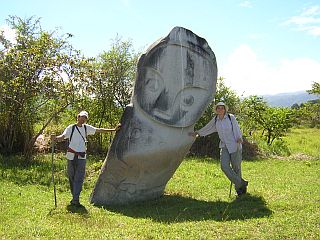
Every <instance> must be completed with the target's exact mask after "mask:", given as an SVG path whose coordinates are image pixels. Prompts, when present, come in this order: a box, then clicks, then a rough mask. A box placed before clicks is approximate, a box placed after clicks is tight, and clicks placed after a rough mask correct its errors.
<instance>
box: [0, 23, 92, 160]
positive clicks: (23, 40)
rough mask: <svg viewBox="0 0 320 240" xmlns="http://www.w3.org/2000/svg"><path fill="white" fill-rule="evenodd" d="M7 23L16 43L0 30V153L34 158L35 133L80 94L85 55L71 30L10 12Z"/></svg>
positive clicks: (43, 127)
mask: <svg viewBox="0 0 320 240" xmlns="http://www.w3.org/2000/svg"><path fill="white" fill-rule="evenodd" d="M8 24H9V25H10V27H11V28H12V29H13V30H15V32H16V43H11V42H9V41H8V40H7V39H5V37H4V36H3V33H1V37H0V44H2V45H3V46H4V49H3V50H2V51H1V52H0V86H1V92H0V99H1V101H0V153H3V154H10V153H16V152H23V153H24V154H25V156H26V157H27V158H26V159H30V158H31V154H32V148H33V144H34V142H35V140H36V138H37V137H38V136H39V135H40V134H41V133H42V132H43V130H44V129H45V128H46V126H47V125H48V124H49V123H50V122H51V121H52V120H53V119H54V118H55V117H56V116H57V115H58V114H59V113H60V112H62V111H64V110H65V109H66V108H67V107H68V106H69V105H70V104H71V103H73V102H74V101H75V100H76V99H77V98H78V96H77V94H78V92H79V89H81V88H82V87H81V83H82V82H84V81H85V79H84V74H83V68H84V67H85V65H86V63H87V60H85V59H83V58H82V57H80V53H79V52H78V51H75V50H74V49H73V48H72V46H71V45H70V44H69V43H68V38H69V37H70V35H67V36H65V35H64V36H57V33H55V32H47V31H44V30H42V28H41V25H40V22H39V20H35V19H34V18H32V17H31V18H28V19H26V20H23V19H21V18H19V17H10V18H9V19H8ZM37 123H38V124H39V123H40V124H41V125H42V127H41V128H40V129H39V131H37V132H35V125H36V124H37Z"/></svg>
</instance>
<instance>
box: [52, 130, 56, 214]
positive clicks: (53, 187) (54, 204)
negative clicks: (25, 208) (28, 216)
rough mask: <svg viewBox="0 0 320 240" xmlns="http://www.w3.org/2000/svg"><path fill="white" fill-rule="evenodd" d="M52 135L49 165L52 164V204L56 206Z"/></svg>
mask: <svg viewBox="0 0 320 240" xmlns="http://www.w3.org/2000/svg"><path fill="white" fill-rule="evenodd" d="M53 136H54V135H51V145H52V146H51V165H52V183H53V194H54V206H55V208H57V192H56V184H55V181H54V165H53V154H54V140H52V139H53V138H52V137H53Z"/></svg>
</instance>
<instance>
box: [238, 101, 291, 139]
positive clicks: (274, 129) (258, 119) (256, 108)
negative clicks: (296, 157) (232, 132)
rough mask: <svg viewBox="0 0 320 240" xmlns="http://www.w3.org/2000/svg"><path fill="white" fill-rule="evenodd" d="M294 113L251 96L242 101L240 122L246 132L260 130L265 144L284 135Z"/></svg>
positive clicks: (249, 133) (250, 132)
mask: <svg viewBox="0 0 320 240" xmlns="http://www.w3.org/2000/svg"><path fill="white" fill-rule="evenodd" d="M295 119H296V113H295V111H294V110H292V109H288V108H272V107H269V106H268V105H267V104H266V102H265V101H263V99H262V98H261V97H257V96H251V97H249V98H246V99H244V100H243V101H242V106H241V120H242V121H241V123H242V126H243V129H244V131H245V133H246V134H248V135H252V134H253V132H254V131H257V130H261V132H262V136H263V137H264V138H265V139H266V141H267V144H268V145H271V144H272V143H273V141H274V140H275V139H280V138H281V137H283V136H285V134H286V132H287V131H288V129H290V128H291V127H293V124H294V122H295Z"/></svg>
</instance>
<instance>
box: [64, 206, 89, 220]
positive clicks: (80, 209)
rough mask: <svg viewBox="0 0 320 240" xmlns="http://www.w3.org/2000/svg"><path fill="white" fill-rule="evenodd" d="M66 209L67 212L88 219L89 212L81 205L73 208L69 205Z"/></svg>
mask: <svg viewBox="0 0 320 240" xmlns="http://www.w3.org/2000/svg"><path fill="white" fill-rule="evenodd" d="M66 209H67V211H68V212H71V213H78V214H80V215H82V216H84V217H89V212H88V210H87V209H86V207H85V206H83V205H78V206H75V205H72V204H69V205H67V207H66Z"/></svg>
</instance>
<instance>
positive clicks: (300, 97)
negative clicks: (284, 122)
mask: <svg viewBox="0 0 320 240" xmlns="http://www.w3.org/2000/svg"><path fill="white" fill-rule="evenodd" d="M262 97H263V99H264V100H265V101H266V102H267V103H268V104H269V105H270V106H272V107H291V106H292V105H293V104H295V103H297V104H301V103H305V102H308V101H310V100H315V99H318V98H319V96H317V95H313V94H309V93H307V92H305V91H299V92H291V93H279V94H275V95H263V96H262Z"/></svg>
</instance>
